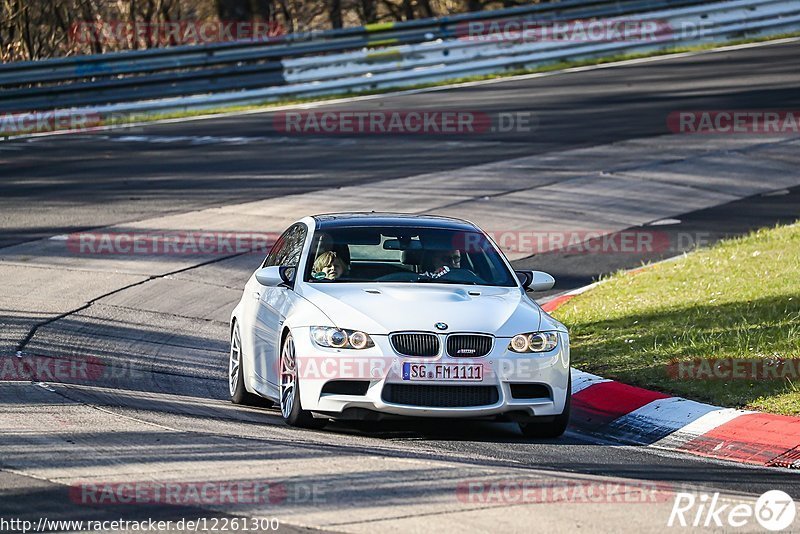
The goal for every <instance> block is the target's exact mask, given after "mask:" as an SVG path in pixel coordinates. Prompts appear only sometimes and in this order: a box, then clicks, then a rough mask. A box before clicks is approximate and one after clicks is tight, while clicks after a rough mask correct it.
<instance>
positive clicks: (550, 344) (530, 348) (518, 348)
mask: <svg viewBox="0 0 800 534" xmlns="http://www.w3.org/2000/svg"><path fill="white" fill-rule="evenodd" d="M557 346H558V333H557V332H533V333H531V334H517V335H516V336H514V337H513V338H511V343H509V344H508V349H509V350H512V351H514V352H550V351H551V350H553V349H554V348H556V347H557Z"/></svg>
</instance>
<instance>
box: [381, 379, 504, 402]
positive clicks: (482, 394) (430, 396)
mask: <svg viewBox="0 0 800 534" xmlns="http://www.w3.org/2000/svg"><path fill="white" fill-rule="evenodd" d="M499 398H500V397H499V395H498V393H497V388H496V387H494V386H422V385H411V384H387V385H386V386H384V388H383V400H384V401H385V402H389V403H393V404H407V405H410V406H428V407H431V408H458V407H467V406H488V405H491V404H495V403H496V402H497V400H498V399H499Z"/></svg>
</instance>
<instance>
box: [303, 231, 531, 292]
mask: <svg viewBox="0 0 800 534" xmlns="http://www.w3.org/2000/svg"><path fill="white" fill-rule="evenodd" d="M304 280H305V281H306V282H317V283H343V282H407V283H438V284H470V285H485V286H504V287H513V286H516V279H515V278H514V275H513V273H512V272H511V271H509V269H508V268H507V267H506V265H505V263H504V262H503V260H502V258H501V257H500V254H499V253H498V252H497V251H496V250H495V248H494V247H493V246H492V245H491V243H489V241H488V240H487V238H486V236H484V235H483V234H482V233H480V232H463V231H456V230H447V229H441V228H407V227H394V228H382V227H341V228H330V229H326V230H322V231H320V230H317V232H316V233H315V234H314V238H313V241H312V243H311V251H310V254H309V256H308V262H307V264H306V268H305V273H304Z"/></svg>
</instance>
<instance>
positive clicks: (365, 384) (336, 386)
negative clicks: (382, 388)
mask: <svg viewBox="0 0 800 534" xmlns="http://www.w3.org/2000/svg"><path fill="white" fill-rule="evenodd" d="M368 389H369V381H368V380H331V381H330V382H326V383H325V385H324V386H322V394H323V395H324V394H326V393H328V394H332V395H366V394H367V390H368Z"/></svg>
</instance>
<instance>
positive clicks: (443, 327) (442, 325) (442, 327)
mask: <svg viewBox="0 0 800 534" xmlns="http://www.w3.org/2000/svg"><path fill="white" fill-rule="evenodd" d="M434 326H435V327H436V328H438V329H439V330H447V323H436V324H435V325H434Z"/></svg>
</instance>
